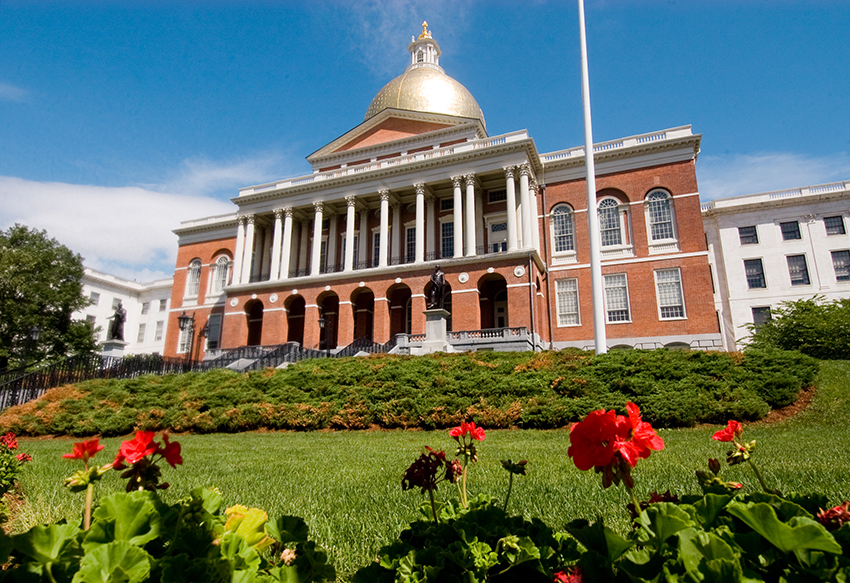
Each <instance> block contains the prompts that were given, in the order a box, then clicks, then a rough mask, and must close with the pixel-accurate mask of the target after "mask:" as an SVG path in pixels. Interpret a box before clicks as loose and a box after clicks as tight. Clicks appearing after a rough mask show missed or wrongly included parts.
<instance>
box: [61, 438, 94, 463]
mask: <svg viewBox="0 0 850 583" xmlns="http://www.w3.org/2000/svg"><path fill="white" fill-rule="evenodd" d="M98 439H99V438H97V437H95V438H94V439H90V440H89V441H78V442H76V443H74V450H73V451H72V452H71V453H66V454H63V455H62V457H64V458H67V459H69V460H83V463H86V462H88V461H89V459H90V458H92V457H94V454H96V453H97V452H99V451H100V450H102V449H103V446H102V445H99V444H98Z"/></svg>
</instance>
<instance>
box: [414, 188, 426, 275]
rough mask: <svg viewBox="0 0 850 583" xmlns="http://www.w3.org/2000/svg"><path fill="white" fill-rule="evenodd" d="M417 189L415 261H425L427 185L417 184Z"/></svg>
mask: <svg viewBox="0 0 850 583" xmlns="http://www.w3.org/2000/svg"><path fill="white" fill-rule="evenodd" d="M413 187H414V188H415V189H416V255H415V257H414V258H413V261H414V262H416V263H422V262H423V261H425V183H424V182H417V183H416V184H414V185H413Z"/></svg>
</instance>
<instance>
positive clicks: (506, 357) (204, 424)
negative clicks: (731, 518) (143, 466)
mask: <svg viewBox="0 0 850 583" xmlns="http://www.w3.org/2000/svg"><path fill="white" fill-rule="evenodd" d="M816 373H817V361H815V360H814V359H812V358H810V357H807V356H804V355H802V354H800V353H798V352H787V351H782V350H775V349H765V350H749V351H747V352H746V353H731V354H729V353H720V352H685V351H677V350H657V351H644V350H633V351H612V352H610V353H608V354H606V355H600V356H594V355H593V354H592V353H589V352H581V351H575V350H563V351H548V352H541V353H471V354H442V353H440V354H435V355H431V356H420V357H406V356H391V355H380V356H377V355H376V356H372V357H365V358H345V359H321V360H308V361H303V362H301V363H298V364H295V365H292V366H290V367H288V368H286V369H280V370H274V369H267V370H264V371H257V372H252V373H247V374H244V373H235V372H231V371H227V370H215V371H211V372H205V373H189V374H184V375H168V376H162V377H157V376H143V377H139V378H136V379H129V380H94V381H87V382H84V383H80V384H78V385H74V386H66V387H61V388H58V389H53V390H51V391H49V392H48V394H46V395H45V396H44V397H42V398H41V399H39V400H37V401H34V402H32V403H28V404H26V405H22V406H19V407H14V408H11V409H7V410H6V411H4V412H3V413H2V414H0V430H2V431H15V432H17V433H19V434H27V435H44V434H70V435H93V434H103V435H124V434H127V433H130V432H131V431H133V430H135V429H148V430H160V429H170V430H173V431H194V432H202V433H203V432H238V431H249V430H255V429H293V430H315V429H326V428H333V429H365V428H369V427H383V428H412V427H418V428H424V429H434V428H443V427H449V426H453V425H457V424H458V423H459V422H460V421H463V420H468V419H471V420H474V421H475V422H476V423H478V424H479V425H482V426H484V427H525V428H555V427H563V426H565V425H568V424H569V423H572V422H573V421H577V420H578V419H579V418H581V417H584V416H585V415H586V414H587V413H589V412H590V411H592V410H595V409H599V408H602V407H604V408H606V409H611V408H616V409H618V410H619V411H622V410H623V408H624V406H625V403H626V402H627V401H633V402H634V403H636V404H638V405H639V406H640V409H641V411H642V412H643V416H644V419H645V420H646V421H649V422H651V423H652V424H653V425H654V426H657V427H678V426H692V425H694V424H696V423H724V422H725V421H726V420H727V419H730V418H735V419H740V420H754V419H759V418H761V417H763V416H764V415H766V414H767V413H768V412H769V411H770V409H771V408H775V407H782V406H785V405H788V404H789V403H792V402H793V401H794V400H795V399H796V397H797V395H798V393H799V391H800V389H801V388H803V387H808V386H811V385H812V384H813V382H814V379H815V375H816Z"/></svg>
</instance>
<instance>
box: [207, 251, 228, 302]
mask: <svg viewBox="0 0 850 583" xmlns="http://www.w3.org/2000/svg"><path fill="white" fill-rule="evenodd" d="M229 276H230V259H228V258H227V256H226V255H222V256H221V257H219V258H218V259H216V262H215V266H214V267H213V274H212V288H211V289H210V293H213V294H218V293H221V291H222V290H223V289H224V287H225V286H226V285H227V280H228V277H229Z"/></svg>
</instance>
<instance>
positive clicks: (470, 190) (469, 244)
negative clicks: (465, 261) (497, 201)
mask: <svg viewBox="0 0 850 583" xmlns="http://www.w3.org/2000/svg"><path fill="white" fill-rule="evenodd" d="M464 182H465V183H466V237H465V239H466V256H467V257H474V256H475V174H467V175H466V176H464Z"/></svg>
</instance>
